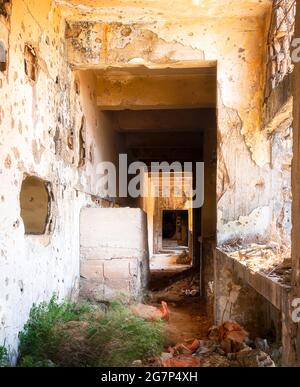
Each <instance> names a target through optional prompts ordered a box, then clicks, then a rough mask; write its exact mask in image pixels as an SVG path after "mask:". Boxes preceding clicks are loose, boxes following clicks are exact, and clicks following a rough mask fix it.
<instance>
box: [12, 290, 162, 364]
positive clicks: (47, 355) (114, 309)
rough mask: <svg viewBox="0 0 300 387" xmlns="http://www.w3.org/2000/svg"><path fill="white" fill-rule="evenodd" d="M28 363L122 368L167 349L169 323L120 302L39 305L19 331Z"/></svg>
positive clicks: (23, 359) (22, 355) (23, 360)
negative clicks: (138, 313)
mask: <svg viewBox="0 0 300 387" xmlns="http://www.w3.org/2000/svg"><path fill="white" fill-rule="evenodd" d="M19 338H20V358H19V365H20V366H23V367H41V366H42V367H55V366H57V367H71V366H73V367H104V366H110V367H117V366H129V365H131V364H132V362H133V361H134V360H142V361H143V360H147V359H149V358H152V357H155V356H157V355H159V354H161V352H162V351H163V344H164V324H163V322H162V321H161V320H157V321H154V322H148V321H144V320H143V319H141V318H139V317H137V316H135V315H133V313H132V312H131V311H130V309H129V308H128V307H126V306H124V305H122V304H121V303H120V302H113V303H111V304H110V306H109V307H108V308H107V310H105V311H103V310H101V309H100V308H97V307H94V308H93V307H91V306H87V305H77V304H72V303H61V304H59V303H58V302H57V299H56V298H52V300H51V301H50V303H49V304H45V303H42V304H40V305H38V306H36V305H35V306H33V308H32V310H31V313H30V317H29V321H28V322H27V324H26V325H25V327H24V330H23V331H22V332H21V333H20V335H19Z"/></svg>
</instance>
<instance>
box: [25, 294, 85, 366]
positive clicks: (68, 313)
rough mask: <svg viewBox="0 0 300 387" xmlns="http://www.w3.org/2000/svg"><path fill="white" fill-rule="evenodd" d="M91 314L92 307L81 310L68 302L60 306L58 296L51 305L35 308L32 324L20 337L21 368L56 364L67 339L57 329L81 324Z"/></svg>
mask: <svg viewBox="0 0 300 387" xmlns="http://www.w3.org/2000/svg"><path fill="white" fill-rule="evenodd" d="M89 311H90V309H89V306H88V305H79V306H78V305H76V304H73V303H67V302H64V303H61V304H59V303H58V302H57V298H56V297H55V296H54V297H52V299H51V301H50V302H49V303H48V304H47V303H41V304H39V305H33V307H32V309H31V311H30V315H29V320H28V322H27V323H26V324H25V326H24V329H23V331H22V332H20V334H19V340H20V345H19V353H20V360H19V364H20V365H21V366H24V367H33V366H35V365H36V364H37V365H38V366H39V365H42V366H45V365H47V364H49V361H51V362H52V359H53V358H55V354H56V352H57V350H58V348H59V345H60V343H61V341H62V339H63V334H62V332H60V331H59V330H58V329H57V326H58V325H59V324H63V323H67V322H68V321H79V320H81V319H82V318H84V316H85V315H86V314H87V313H88V312H89ZM51 364H52V363H51Z"/></svg>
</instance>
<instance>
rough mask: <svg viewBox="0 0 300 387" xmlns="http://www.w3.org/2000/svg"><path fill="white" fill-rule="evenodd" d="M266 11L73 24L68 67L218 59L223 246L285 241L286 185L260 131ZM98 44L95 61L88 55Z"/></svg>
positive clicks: (266, 137) (267, 138) (104, 19)
mask: <svg viewBox="0 0 300 387" xmlns="http://www.w3.org/2000/svg"><path fill="white" fill-rule="evenodd" d="M269 11H270V12H266V13H265V14H263V15H261V16H260V17H245V18H240V19H238V18H230V19H222V23H219V21H218V19H217V18H210V19H207V18H203V19H197V20H193V19H191V20H189V23H186V22H185V21H184V20H181V21H180V22H179V21H176V20H175V18H170V20H161V19H159V20H158V21H156V22H155V21H151V22H148V23H147V21H146V18H144V19H143V22H141V23H136V22H134V21H133V20H132V18H131V17H130V15H128V14H126V13H125V12H123V13H122V17H121V19H120V21H119V22H117V23H115V22H112V20H111V18H110V17H109V16H107V15H106V14H105V15H103V17H101V16H94V17H93V20H88V19H89V17H88V16H85V18H84V17H83V18H84V19H85V20H84V21H82V22H78V21H75V22H74V21H70V22H69V26H68V30H67V45H68V57H69V62H70V64H71V65H72V66H74V67H75V68H77V67H78V68H97V67H98V68H106V67H109V66H115V67H124V66H130V65H131V66H132V65H145V66H147V65H148V66H157V67H159V66H166V65H168V64H169V65H172V64H176V63H177V65H178V62H179V63H181V65H182V66H184V61H185V60H188V61H194V63H196V61H197V60H198V61H199V60H201V59H202V60H203V59H205V60H207V61H215V60H217V61H218V113H219V117H218V176H217V182H218V184H217V201H218V242H219V244H222V243H225V242H227V241H230V240H232V239H235V238H238V237H239V238H241V239H242V240H249V241H251V240H252V241H254V240H268V239H270V238H273V237H274V235H275V236H276V237H277V238H278V239H277V240H280V238H281V237H282V230H281V227H279V228H277V226H278V225H279V226H280V225H281V220H280V218H281V217H282V210H283V207H282V208H278V203H274V201H275V200H276V198H278V197H280V196H281V194H282V190H283V188H282V185H284V183H282V182H281V181H278V180H276V181H274V180H273V178H272V175H273V174H274V173H275V174H276V173H277V174H280V170H277V169H276V168H277V166H274V165H272V138H271V136H270V135H268V133H267V132H266V131H264V130H263V128H264V126H263V120H262V107H263V102H264V97H265V95H264V90H265V84H266V72H265V73H264V71H261V69H266V66H267V55H266V51H267V50H266V45H267V40H268V34H269V27H270V19H271V8H270V10H269ZM97 18H98V20H99V19H100V18H101V20H102V21H101V22H98V21H97V20H96V19H97ZM162 19H163V17H162ZM249 30H251V31H252V36H251V39H248V33H249ZM199 37H201V39H199ZM257 42H261V44H257ZM95 44H97V56H96V57H95V55H94V54H93V55H92V54H91V52H90V47H94V45H95ZM93 52H94V51H93ZM280 168H282V166H281V167H280ZM244 171H247V174H245V173H244ZM276 179H277V177H276ZM288 233H289V229H288V228H287V229H286V234H288ZM284 238H286V235H284Z"/></svg>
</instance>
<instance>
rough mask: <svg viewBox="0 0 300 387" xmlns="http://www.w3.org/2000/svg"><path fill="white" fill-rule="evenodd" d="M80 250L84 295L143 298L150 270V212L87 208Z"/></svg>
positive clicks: (101, 298) (81, 221)
mask: <svg viewBox="0 0 300 387" xmlns="http://www.w3.org/2000/svg"><path fill="white" fill-rule="evenodd" d="M80 253H81V284H80V293H81V296H82V297H84V298H88V299H90V300H96V301H103V300H111V299H114V298H122V299H125V300H130V299H139V298H141V297H142V295H143V291H144V290H145V289H146V287H147V283H148V274H149V252H148V237H147V219H146V214H145V213H144V212H143V211H141V210H139V209H129V208H85V209H83V210H82V212H81V220H80Z"/></svg>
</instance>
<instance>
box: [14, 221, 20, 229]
mask: <svg viewBox="0 0 300 387" xmlns="http://www.w3.org/2000/svg"><path fill="white" fill-rule="evenodd" d="M19 226H20V221H19V220H16V221H15V222H14V224H13V228H15V229H16V228H18V227H19Z"/></svg>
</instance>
